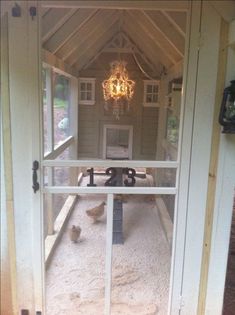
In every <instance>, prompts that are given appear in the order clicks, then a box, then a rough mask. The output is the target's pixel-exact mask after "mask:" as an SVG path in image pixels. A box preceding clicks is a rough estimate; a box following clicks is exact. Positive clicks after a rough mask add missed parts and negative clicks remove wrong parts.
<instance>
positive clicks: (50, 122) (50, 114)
mask: <svg viewBox="0 0 235 315" xmlns="http://www.w3.org/2000/svg"><path fill="white" fill-rule="evenodd" d="M46 102H47V135H48V138H47V141H48V142H47V145H48V150H49V152H52V151H53V150H54V108H53V105H54V83H53V71H52V68H51V67H50V68H47V69H46ZM47 175H48V185H49V186H52V185H53V184H54V168H53V167H50V168H48V174H47ZM45 198H46V210H47V216H46V217H47V234H48V235H52V234H53V233H54V215H53V199H54V198H53V195H52V194H47V195H46V197H45Z"/></svg>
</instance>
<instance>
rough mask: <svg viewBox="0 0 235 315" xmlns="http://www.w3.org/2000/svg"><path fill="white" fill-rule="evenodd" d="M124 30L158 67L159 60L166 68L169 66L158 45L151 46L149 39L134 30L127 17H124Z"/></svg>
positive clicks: (169, 63)
mask: <svg viewBox="0 0 235 315" xmlns="http://www.w3.org/2000/svg"><path fill="white" fill-rule="evenodd" d="M125 26H126V28H125V31H126V33H127V34H128V36H129V37H130V38H131V39H132V41H134V42H135V43H136V45H137V46H138V47H141V48H142V49H144V54H145V55H146V56H147V57H148V59H149V60H150V61H151V62H152V63H153V64H154V65H155V66H156V68H157V69H159V62H160V63H161V64H162V65H164V66H165V67H166V68H168V67H170V66H171V65H172V63H171V62H170V60H169V59H168V58H166V56H164V54H163V53H162V52H161V51H160V50H159V49H158V47H156V48H155V47H153V46H152V42H151V40H149V39H147V40H146V38H145V37H146V36H144V35H143V33H142V32H136V28H135V25H133V23H132V22H131V21H130V19H129V18H126V19H125Z"/></svg>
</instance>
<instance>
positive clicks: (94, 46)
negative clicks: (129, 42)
mask: <svg viewBox="0 0 235 315" xmlns="http://www.w3.org/2000/svg"><path fill="white" fill-rule="evenodd" d="M117 21H118V15H117V14H116V12H115V13H114V14H112V15H110V16H109V18H106V20H105V21H103V23H102V24H100V25H97V28H96V29H95V30H94V32H92V33H90V35H89V36H88V37H87V38H86V39H85V41H84V42H83V43H80V45H79V46H78V49H77V50H76V52H74V54H73V56H71V57H72V58H73V59H72V58H69V59H68V60H67V62H68V63H69V64H71V65H74V64H75V63H76V62H77V61H78V63H79V62H80V63H82V64H83V63H84V64H85V63H86V62H83V61H82V62H81V60H83V59H84V60H86V61H87V60H89V59H90V58H92V57H93V56H95V55H96V54H97V53H98V52H99V51H100V49H101V48H103V47H104V45H105V44H106V43H107V41H109V40H110V39H111V38H112V37H113V35H114V34H115V31H116V30H117V24H116V23H117Z"/></svg>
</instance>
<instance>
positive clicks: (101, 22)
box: [42, 1, 187, 74]
mask: <svg viewBox="0 0 235 315" xmlns="http://www.w3.org/2000/svg"><path fill="white" fill-rule="evenodd" d="M44 2H45V1H44ZM103 2H104V1H100V2H99V1H96V5H89V6H88V5H87V6H85V7H84V6H83V5H82V4H84V3H86V4H88V3H94V1H87V2H84V1H67V2H64V1H59V2H58V3H59V4H60V6H61V3H65V4H66V3H67V6H66V5H64V6H63V8H62V7H60V6H59V5H57V6H55V5H54V4H55V3H57V1H54V2H53V1H47V2H45V3H47V5H46V6H44V7H43V8H42V44H43V48H44V49H45V50H47V51H49V52H51V53H52V54H54V55H55V56H56V57H58V58H60V59H62V60H63V61H64V62H65V63H66V64H68V65H70V66H72V67H75V68H76V70H78V71H79V70H81V69H84V68H86V67H87V66H88V65H89V64H91V62H93V61H94V60H95V59H96V58H97V57H98V56H99V55H100V54H101V53H102V52H125V53H134V54H135V55H137V56H138V58H140V60H141V61H142V62H144V63H145V64H147V65H148V67H149V68H151V69H152V70H153V72H155V73H156V74H157V72H159V71H160V70H161V69H162V67H163V66H164V67H165V68H169V67H171V66H173V65H175V64H177V63H178V62H180V61H181V60H182V59H183V56H184V43H185V30H186V17H187V14H186V9H185V7H178V6H177V5H175V10H174V7H173V6H172V5H171V7H169V8H168V9H167V8H165V9H163V8H164V6H163V7H161V5H159V4H161V3H162V2H163V1H159V2H158V5H159V9H154V10H150V7H148V6H147V9H143V8H142V7H141V8H140V7H139V6H136V7H135V6H133V8H129V9H125V7H124V8H123V7H122V8H117V7H115V6H114V7H113V8H112V7H109V8H108V9H107V8H99V7H98V6H97V3H100V5H101V3H103ZM114 2H115V1H114ZM114 2H113V3H114ZM117 2H120V1H117ZM125 2H128V1H123V2H122V3H125ZM147 2H151V1H145V4H146V3H147ZM166 2H171V3H172V1H166ZM166 2H165V3H166ZM177 2H178V3H181V2H182V1H177ZM177 2H174V1H173V3H175V4H176V3H177ZM133 3H137V2H136V1H133V2H132V4H133ZM139 3H140V2H139ZM143 3H144V2H142V4H143ZM155 3H156V2H155ZM69 4H71V5H69ZM79 5H80V6H79ZM146 5H147V4H146ZM58 6H59V7H58Z"/></svg>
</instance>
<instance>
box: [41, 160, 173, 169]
mask: <svg viewBox="0 0 235 315" xmlns="http://www.w3.org/2000/svg"><path fill="white" fill-rule="evenodd" d="M42 166H44V167H123V168H124V167H151V168H178V167H179V163H178V162H175V161H140V160H102V159H100V160H97V159H94V160H91V159H89V160H49V159H46V160H43V161H42Z"/></svg>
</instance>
